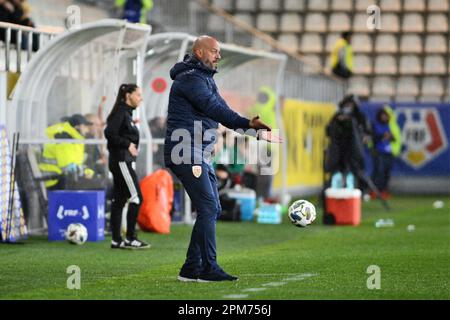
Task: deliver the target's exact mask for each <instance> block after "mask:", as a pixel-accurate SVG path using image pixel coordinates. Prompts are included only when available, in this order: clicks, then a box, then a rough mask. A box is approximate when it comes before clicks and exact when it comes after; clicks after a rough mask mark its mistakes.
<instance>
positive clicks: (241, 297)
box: [223, 294, 248, 299]
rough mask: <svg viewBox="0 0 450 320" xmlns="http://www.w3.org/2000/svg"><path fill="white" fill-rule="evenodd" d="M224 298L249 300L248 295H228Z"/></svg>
mask: <svg viewBox="0 0 450 320" xmlns="http://www.w3.org/2000/svg"><path fill="white" fill-rule="evenodd" d="M223 297H224V298H225V299H243V298H247V297H248V294H227V295H225V296H223Z"/></svg>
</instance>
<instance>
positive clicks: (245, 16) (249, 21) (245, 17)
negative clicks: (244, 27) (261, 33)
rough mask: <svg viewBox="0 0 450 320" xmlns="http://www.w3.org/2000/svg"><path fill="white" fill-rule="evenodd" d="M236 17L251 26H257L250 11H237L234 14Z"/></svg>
mask: <svg viewBox="0 0 450 320" xmlns="http://www.w3.org/2000/svg"><path fill="white" fill-rule="evenodd" d="M234 17H235V18H236V19H239V20H241V21H243V22H245V23H247V24H249V25H251V26H255V24H254V22H253V17H252V15H251V14H249V13H237V14H235V15H234Z"/></svg>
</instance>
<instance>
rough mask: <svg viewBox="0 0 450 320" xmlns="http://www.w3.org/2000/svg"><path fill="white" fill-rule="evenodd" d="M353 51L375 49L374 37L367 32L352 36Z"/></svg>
mask: <svg viewBox="0 0 450 320" xmlns="http://www.w3.org/2000/svg"><path fill="white" fill-rule="evenodd" d="M352 47H353V52H364V53H366V52H371V51H372V49H373V45H372V39H371V38H370V36H369V35H367V34H355V35H353V37H352Z"/></svg>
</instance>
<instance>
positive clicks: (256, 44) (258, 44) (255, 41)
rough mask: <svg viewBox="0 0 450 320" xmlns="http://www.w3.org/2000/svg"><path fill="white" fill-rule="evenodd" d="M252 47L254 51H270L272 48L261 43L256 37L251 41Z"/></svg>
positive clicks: (263, 42) (265, 43)
mask: <svg viewBox="0 0 450 320" xmlns="http://www.w3.org/2000/svg"><path fill="white" fill-rule="evenodd" d="M252 47H253V48H254V49H257V50H258V49H259V50H266V51H269V50H271V49H272V46H271V45H270V44H268V43H267V42H265V41H262V40H261V39H258V38H256V37H253V39H252Z"/></svg>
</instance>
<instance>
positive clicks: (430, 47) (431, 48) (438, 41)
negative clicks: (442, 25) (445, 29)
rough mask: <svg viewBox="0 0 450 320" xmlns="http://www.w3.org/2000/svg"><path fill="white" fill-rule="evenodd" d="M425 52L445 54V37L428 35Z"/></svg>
mask: <svg viewBox="0 0 450 320" xmlns="http://www.w3.org/2000/svg"><path fill="white" fill-rule="evenodd" d="M425 52H427V53H446V52H447V46H446V41H445V36H444V35H442V34H430V35H428V36H427V38H426V40H425Z"/></svg>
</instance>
